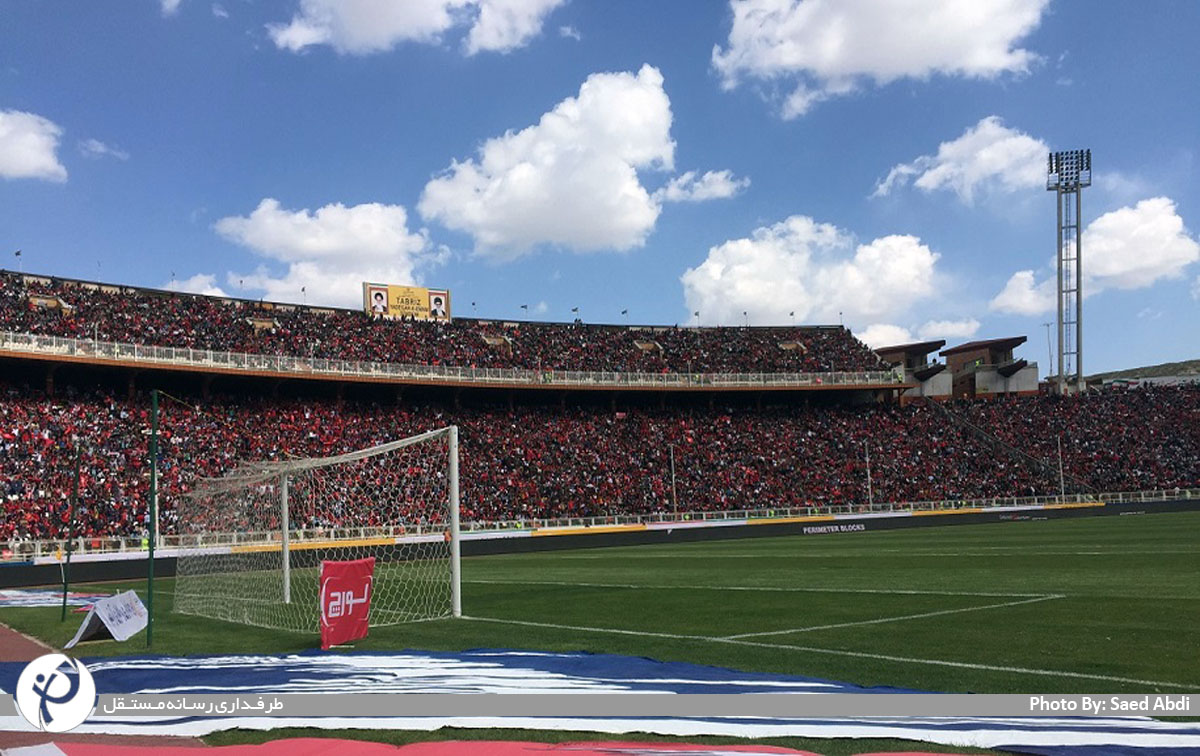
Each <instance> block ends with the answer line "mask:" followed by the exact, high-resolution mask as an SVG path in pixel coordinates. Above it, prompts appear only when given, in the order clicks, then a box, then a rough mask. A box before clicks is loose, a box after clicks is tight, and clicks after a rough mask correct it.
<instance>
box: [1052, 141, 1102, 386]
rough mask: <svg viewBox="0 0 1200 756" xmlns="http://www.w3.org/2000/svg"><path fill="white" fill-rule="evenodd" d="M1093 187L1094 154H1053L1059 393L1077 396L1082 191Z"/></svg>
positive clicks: (1080, 353)
mask: <svg viewBox="0 0 1200 756" xmlns="http://www.w3.org/2000/svg"><path fill="white" fill-rule="evenodd" d="M1091 185H1092V151H1091V150H1068V151H1066V152H1051V153H1050V159H1049V162H1048V164H1047V171H1046V191H1048V192H1054V193H1055V197H1056V198H1057V199H1058V392H1059V393H1060V394H1065V393H1067V392H1068V391H1071V390H1072V386H1070V385H1069V384H1068V382H1067V377H1068V376H1073V377H1074V381H1073V383H1074V387H1073V389H1074V390H1075V391H1076V392H1082V391H1083V390H1084V388H1085V386H1084V380H1083V288H1082V284H1083V265H1082V255H1083V238H1082V235H1081V233H1080V232H1081V228H1080V223H1081V220H1080V218H1081V216H1082V215H1083V204H1082V199H1081V190H1082V189H1083V188H1084V187H1088V186H1091Z"/></svg>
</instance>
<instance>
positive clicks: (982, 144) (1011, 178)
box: [872, 116, 1050, 204]
mask: <svg viewBox="0 0 1200 756" xmlns="http://www.w3.org/2000/svg"><path fill="white" fill-rule="evenodd" d="M1049 152H1050V147H1049V145H1047V144H1046V143H1045V142H1043V141H1042V140H1040V139H1034V138H1033V137H1031V136H1029V135H1028V134H1024V133H1022V132H1020V131H1017V130H1016V129H1010V128H1008V127H1006V126H1005V125H1004V122H1003V121H1002V120H1001V119H1000V118H999V117H998V116H988V117H987V118H984V119H983V120H981V121H980V122H979V123H977V124H975V125H974V126H972V127H971V128H969V129H967V130H966V131H965V132H963V134H962V136H960V137H959V138H957V139H954V140H952V141H949V142H942V143H941V144H940V145H938V151H937V154H936V155H921V156H920V157H918V158H917V159H916V160H913V161H912V162H911V163H901V164H899V165H897V166H895V167H894V168H892V170H891V171H889V172H888V175H887V178H885V179H883V180H882V181H880V182H879V183H878V184H876V186H875V192H874V194H873V195H872V196H875V197H881V196H886V195H887V194H888V193H890V192H891V191H892V189H894V188H896V187H897V186H903V185H905V184H908V183H909V182H912V184H913V185H914V186H916V187H917V188H919V189H921V190H922V191H925V192H932V191H935V190H937V189H949V190H951V191H953V192H954V193H955V194H957V195H958V197H959V199H961V200H962V201H963V202H965V203H967V204H970V203H971V202H973V201H974V197H975V192H976V191H977V190H979V189H992V190H999V191H1006V192H1013V191H1017V190H1021V189H1033V188H1038V187H1041V186H1044V185H1045V182H1046V155H1047V154H1048V153H1049ZM914 177H915V178H914Z"/></svg>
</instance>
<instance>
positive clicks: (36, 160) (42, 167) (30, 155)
mask: <svg viewBox="0 0 1200 756" xmlns="http://www.w3.org/2000/svg"><path fill="white" fill-rule="evenodd" d="M62 133H63V130H62V128H60V127H59V126H58V124H56V123H54V122H53V121H51V120H49V119H46V118H43V117H41V116H40V115H35V114H33V113H26V112H24V111H21V110H0V178H6V179H18V178H32V179H44V180H46V181H66V180H67V169H66V168H64V167H63V164H62V163H60V162H58V155H57V154H56V151H57V150H58V138H59V137H60V136H62Z"/></svg>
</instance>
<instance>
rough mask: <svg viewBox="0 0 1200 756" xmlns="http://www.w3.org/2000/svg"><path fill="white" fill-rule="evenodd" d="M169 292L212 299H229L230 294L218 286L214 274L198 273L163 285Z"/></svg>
mask: <svg viewBox="0 0 1200 756" xmlns="http://www.w3.org/2000/svg"><path fill="white" fill-rule="evenodd" d="M163 288H164V289H166V290H167V291H186V292H189V293H191V294H205V295H207V296H211V297H227V296H229V295H228V294H226V293H225V290H224V289H222V288H221V287H220V286H217V277H216V276H214V275H213V274H212V273H197V274H196V275H194V276H192V277H191V278H185V279H183V280H182V281H170V282H169V283H166V284H164V285H163Z"/></svg>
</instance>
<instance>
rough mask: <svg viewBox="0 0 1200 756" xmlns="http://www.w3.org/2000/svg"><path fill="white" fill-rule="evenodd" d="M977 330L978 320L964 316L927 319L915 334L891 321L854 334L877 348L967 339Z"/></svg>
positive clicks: (875, 324)
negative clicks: (920, 342)
mask: <svg viewBox="0 0 1200 756" xmlns="http://www.w3.org/2000/svg"><path fill="white" fill-rule="evenodd" d="M978 330H979V321H978V320H976V319H974V318H966V319H964V320H929V321H926V322H925V323H924V324H923V325H922V326H921V327H920V328H918V329H917V332H916V334H915V335H914V334H913V332H912V331H910V330H909V329H907V328H904V327H903V326H898V325H894V324H892V323H872V324H871V325H869V326H867V327H866V329H864V330H863V331H861V332H856V333H855V334H854V335H855V336H856V337H858V340H859V341H861V342H863V343H864V344H866V345H867V346H869V347H871V348H872V349H879V348H880V347H891V346H899V345H900V344H911V343H914V342H917V341H934V340H935V339H946V340H947V341H953V340H955V339H969V338H971V337H972V336H974V335H975V333H976V332H977V331H978Z"/></svg>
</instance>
